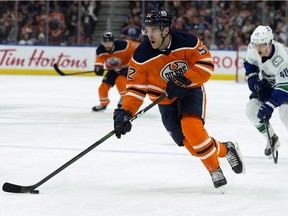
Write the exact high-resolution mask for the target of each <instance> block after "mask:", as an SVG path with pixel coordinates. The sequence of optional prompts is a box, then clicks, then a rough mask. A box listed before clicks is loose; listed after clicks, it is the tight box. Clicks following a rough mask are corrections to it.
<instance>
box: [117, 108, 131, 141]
mask: <svg viewBox="0 0 288 216" xmlns="http://www.w3.org/2000/svg"><path fill="white" fill-rule="evenodd" d="M130 118H131V114H130V113H129V112H127V111H126V110H124V109H119V108H118V109H115V110H114V113H113V119H114V129H115V131H116V133H115V134H116V136H117V138H118V139H120V138H121V134H122V135H125V134H126V133H127V132H129V131H131V128H132V124H131V122H130V121H129V120H130Z"/></svg>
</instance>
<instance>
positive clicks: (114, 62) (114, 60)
mask: <svg viewBox="0 0 288 216" xmlns="http://www.w3.org/2000/svg"><path fill="white" fill-rule="evenodd" d="M120 64H121V59H120V58H118V57H110V58H107V59H106V66H107V67H116V66H118V65H120Z"/></svg>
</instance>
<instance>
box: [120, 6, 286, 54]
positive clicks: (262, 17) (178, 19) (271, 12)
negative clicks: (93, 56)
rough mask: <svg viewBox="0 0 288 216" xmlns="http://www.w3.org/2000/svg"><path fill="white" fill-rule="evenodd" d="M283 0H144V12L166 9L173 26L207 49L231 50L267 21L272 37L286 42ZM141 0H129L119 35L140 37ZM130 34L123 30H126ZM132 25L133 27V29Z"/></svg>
mask: <svg viewBox="0 0 288 216" xmlns="http://www.w3.org/2000/svg"><path fill="white" fill-rule="evenodd" d="M286 4H287V3H286V1H179V0H178V1H145V7H144V8H145V10H146V11H145V12H147V11H150V10H153V9H158V10H159V9H162V10H168V11H170V12H171V13H172V15H173V28H176V29H181V30H184V31H187V32H191V33H193V34H195V35H197V36H198V37H199V38H201V39H202V40H203V41H204V42H205V44H206V45H207V46H208V47H209V48H210V49H220V50H221V49H223V50H235V49H237V46H238V45H243V44H248V43H249V40H250V35H251V33H252V32H253V30H254V29H255V28H256V27H257V26H258V25H260V24H262V25H269V26H270V27H271V28H272V29H273V31H274V39H275V40H277V41H280V42H282V43H284V44H287V42H288V41H287V40H288V38H287V34H288V27H287V25H288V23H286V20H287V19H288V17H287V16H288V15H287V14H286V10H287V9H286V8H287V5H286ZM141 12H142V2H141V1H130V15H129V16H128V17H127V19H126V22H125V24H124V28H123V32H122V38H131V39H135V40H138V41H139V40H141V35H139V29H140V28H141V20H143V17H142V16H143V14H142V13H141ZM129 28H130V34H131V35H129V34H127V32H129V30H127V29H129ZM133 29H134V30H133Z"/></svg>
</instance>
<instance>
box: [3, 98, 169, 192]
mask: <svg viewBox="0 0 288 216" xmlns="http://www.w3.org/2000/svg"><path fill="white" fill-rule="evenodd" d="M165 98H166V95H165V94H163V95H162V96H160V97H159V98H157V99H156V100H155V101H154V102H153V103H151V104H149V105H148V106H147V107H145V108H144V109H142V110H140V111H139V112H137V113H136V114H135V115H134V116H133V117H131V118H130V121H131V122H132V121H134V120H135V119H137V118H138V117H140V116H141V115H142V114H144V113H145V112H147V111H148V110H150V109H151V108H152V107H154V106H155V105H157V104H158V103H159V102H160V101H162V100H163V99H165ZM115 132H116V131H115V130H112V131H110V132H109V133H107V134H106V135H105V136H104V137H102V138H101V139H99V140H98V141H97V142H95V143H94V144H92V145H91V146H89V147H88V148H86V149H85V150H84V151H82V152H80V153H79V154H78V155H76V156H75V157H73V158H72V159H70V160H69V161H68V162H66V163H65V164H63V165H62V166H61V167H59V168H58V169H56V170H55V171H53V172H52V173H50V174H49V175H48V176H46V177H45V178H43V179H42V180H40V181H39V182H37V183H36V184H34V185H30V186H21V185H16V184H12V183H8V182H5V183H4V184H3V187H2V190H3V191H5V192H9V193H31V194H38V193H39V190H35V189H36V188H38V187H39V186H40V185H42V184H44V183H45V182H47V181H48V180H49V179H51V178H52V177H53V176H55V175H57V174H58V173H60V172H61V171H62V170H64V169H66V168H67V167H68V166H70V165H71V164H73V163H74V162H75V161H77V160H78V159H80V158H81V157H83V156H84V155H86V154H87V153H88V152H90V151H91V150H92V149H94V148H95V147H97V146H98V145H100V144H101V143H103V142H104V141H105V140H107V139H109V138H110V137H111V136H113V135H114V134H115Z"/></svg>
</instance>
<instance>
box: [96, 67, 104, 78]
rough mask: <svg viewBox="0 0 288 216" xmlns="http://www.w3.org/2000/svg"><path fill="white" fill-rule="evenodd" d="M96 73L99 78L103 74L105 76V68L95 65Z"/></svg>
mask: <svg viewBox="0 0 288 216" xmlns="http://www.w3.org/2000/svg"><path fill="white" fill-rule="evenodd" d="M94 72H95V74H96V75H98V76H103V74H104V69H103V67H101V66H97V65H95V67H94Z"/></svg>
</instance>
